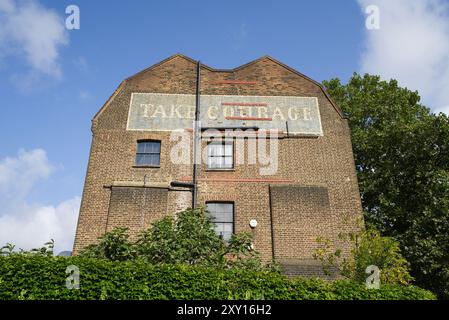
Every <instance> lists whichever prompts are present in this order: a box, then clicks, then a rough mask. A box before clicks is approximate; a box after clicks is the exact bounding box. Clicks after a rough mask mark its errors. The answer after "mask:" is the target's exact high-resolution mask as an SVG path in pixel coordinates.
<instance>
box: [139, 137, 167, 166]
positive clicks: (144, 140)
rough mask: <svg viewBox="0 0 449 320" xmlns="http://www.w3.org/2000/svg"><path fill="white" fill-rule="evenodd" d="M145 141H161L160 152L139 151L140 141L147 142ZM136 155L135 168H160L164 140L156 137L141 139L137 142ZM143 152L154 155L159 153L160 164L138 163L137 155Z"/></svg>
mask: <svg viewBox="0 0 449 320" xmlns="http://www.w3.org/2000/svg"><path fill="white" fill-rule="evenodd" d="M145 142H155V143H159V152H158V153H157V152H139V143H145ZM135 151H136V152H135V156H134V165H133V167H134V168H160V167H161V154H162V141H161V140H156V139H139V140H137V142H136V149H135ZM139 154H140V155H142V154H144V155H145V154H146V155H153V154H157V155H159V164H157V165H156V164H137V156H138V155H139Z"/></svg>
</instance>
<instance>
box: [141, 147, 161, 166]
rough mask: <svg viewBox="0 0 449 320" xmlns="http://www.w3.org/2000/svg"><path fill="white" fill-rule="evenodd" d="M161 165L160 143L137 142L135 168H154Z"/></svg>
mask: <svg viewBox="0 0 449 320" xmlns="http://www.w3.org/2000/svg"><path fill="white" fill-rule="evenodd" d="M160 163H161V142H160V141H138V142H137V153H136V165H137V166H155V167H158V166H159V165H160Z"/></svg>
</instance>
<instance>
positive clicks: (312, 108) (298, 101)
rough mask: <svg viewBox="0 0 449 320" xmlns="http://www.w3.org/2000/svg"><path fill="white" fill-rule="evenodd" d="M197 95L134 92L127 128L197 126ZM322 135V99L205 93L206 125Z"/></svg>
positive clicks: (202, 118)
mask: <svg viewBox="0 0 449 320" xmlns="http://www.w3.org/2000/svg"><path fill="white" fill-rule="evenodd" d="M194 118H195V95H190V94H162V93H132V95H131V104H130V108H129V115H128V124H127V130H142V131H149V130H151V131H153V130H154V131H171V130H176V129H186V128H193V120H194ZM287 122H288V130H289V132H290V133H292V134H308V135H322V128H321V118H320V111H319V107H318V99H317V98H315V97H292V96H235V95H233V96H225V95H202V96H201V125H202V127H213V128H220V127H236V126H252V127H259V128H260V129H267V130H268V129H279V130H282V131H286V128H287Z"/></svg>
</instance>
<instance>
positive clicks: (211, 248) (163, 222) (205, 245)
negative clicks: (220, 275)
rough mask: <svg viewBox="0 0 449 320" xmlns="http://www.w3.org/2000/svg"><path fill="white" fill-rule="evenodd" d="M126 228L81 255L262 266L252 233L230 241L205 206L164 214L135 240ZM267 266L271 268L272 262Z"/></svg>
mask: <svg viewBox="0 0 449 320" xmlns="http://www.w3.org/2000/svg"><path fill="white" fill-rule="evenodd" d="M127 232H128V230H127V229H126V228H115V229H114V230H112V231H111V232H108V233H106V234H104V235H103V236H102V237H100V238H99V239H98V242H97V243H96V244H93V245H90V246H88V247H87V248H85V249H84V250H82V251H81V252H80V255H81V256H84V257H90V258H97V259H105V260H109V261H127V260H136V259H138V260H143V261H145V262H148V263H151V264H188V265H202V266H212V267H221V268H229V267H244V268H247V269H248V268H249V269H253V270H254V269H256V270H260V269H262V268H264V267H265V266H263V264H262V263H261V260H260V256H259V253H258V252H257V251H256V250H254V249H253V246H252V241H253V239H252V237H251V235H250V234H247V233H236V234H233V235H232V236H231V239H230V240H229V241H225V240H223V239H221V238H220V237H219V236H217V235H216V233H215V231H214V228H213V221H212V219H211V217H210V216H209V215H207V214H206V212H205V210H204V208H199V209H195V210H192V209H187V210H184V211H182V212H179V213H177V214H176V219H175V218H174V217H172V216H167V217H164V218H162V219H160V220H158V221H156V222H154V223H153V224H152V226H151V227H150V228H149V229H148V230H145V231H143V232H142V233H141V234H140V235H139V236H138V237H137V240H136V241H131V240H130V239H129V234H128V233H127ZM268 267H270V268H272V267H273V266H272V265H269V266H268Z"/></svg>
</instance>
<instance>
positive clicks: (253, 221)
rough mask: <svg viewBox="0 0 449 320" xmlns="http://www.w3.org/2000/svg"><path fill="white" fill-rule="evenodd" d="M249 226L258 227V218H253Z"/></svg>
mask: <svg viewBox="0 0 449 320" xmlns="http://www.w3.org/2000/svg"><path fill="white" fill-rule="evenodd" d="M249 226H250V227H251V228H253V229H254V228H255V227H257V220H256V219H252V220H251V221H250V222H249Z"/></svg>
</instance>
